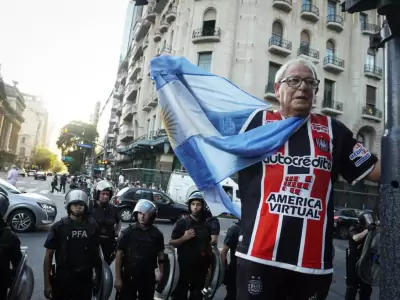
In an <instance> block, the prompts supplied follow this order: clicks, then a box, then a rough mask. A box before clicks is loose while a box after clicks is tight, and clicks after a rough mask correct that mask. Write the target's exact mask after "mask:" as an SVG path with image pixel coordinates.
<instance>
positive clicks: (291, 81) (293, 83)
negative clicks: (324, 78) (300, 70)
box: [280, 76, 320, 89]
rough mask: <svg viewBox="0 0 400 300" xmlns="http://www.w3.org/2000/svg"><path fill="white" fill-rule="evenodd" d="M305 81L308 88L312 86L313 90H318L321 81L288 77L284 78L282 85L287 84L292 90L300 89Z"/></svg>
mask: <svg viewBox="0 0 400 300" xmlns="http://www.w3.org/2000/svg"><path fill="white" fill-rule="evenodd" d="M303 81H304V83H305V84H306V85H308V86H310V87H311V88H313V89H316V88H318V86H319V83H320V80H318V79H315V78H301V77H297V76H293V77H286V78H283V79H282V80H281V81H280V83H282V82H286V84H287V85H288V86H290V87H292V88H298V87H299V86H300V85H301V84H302V82H303Z"/></svg>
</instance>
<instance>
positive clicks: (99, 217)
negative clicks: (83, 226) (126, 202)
mask: <svg viewBox="0 0 400 300" xmlns="http://www.w3.org/2000/svg"><path fill="white" fill-rule="evenodd" d="M92 217H93V218H94V220H95V221H96V223H97V225H98V226H99V229H100V234H101V235H107V236H110V237H111V238H113V237H114V236H115V228H114V226H115V224H116V223H117V222H118V219H117V218H116V215H115V209H114V205H111V204H107V205H106V206H104V207H102V206H99V205H95V206H94V207H93V209H92Z"/></svg>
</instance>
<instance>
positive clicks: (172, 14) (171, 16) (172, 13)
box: [165, 6, 176, 23]
mask: <svg viewBox="0 0 400 300" xmlns="http://www.w3.org/2000/svg"><path fill="white" fill-rule="evenodd" d="M165 20H167V22H168V23H171V22H173V21H175V20H176V6H172V7H170V8H169V9H168V11H167V13H166V14H165Z"/></svg>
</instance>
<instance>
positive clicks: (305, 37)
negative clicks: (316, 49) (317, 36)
mask: <svg viewBox="0 0 400 300" xmlns="http://www.w3.org/2000/svg"><path fill="white" fill-rule="evenodd" d="M303 46H306V47H308V46H310V35H309V34H308V32H307V31H304V30H303V31H302V32H301V35H300V47H303Z"/></svg>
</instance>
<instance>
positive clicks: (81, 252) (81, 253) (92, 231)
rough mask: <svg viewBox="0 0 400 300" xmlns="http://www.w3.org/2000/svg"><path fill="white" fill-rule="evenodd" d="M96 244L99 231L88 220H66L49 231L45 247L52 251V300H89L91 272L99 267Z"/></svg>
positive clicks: (89, 219) (97, 243)
mask: <svg viewBox="0 0 400 300" xmlns="http://www.w3.org/2000/svg"><path fill="white" fill-rule="evenodd" d="M99 240H100V232H99V228H98V226H97V224H96V223H95V222H94V221H93V220H92V219H91V218H87V219H85V220H83V221H82V222H78V221H73V220H72V219H71V218H69V217H65V218H62V219H61V220H60V221H58V222H56V223H55V224H54V225H53V226H52V227H51V229H50V232H49V235H48V237H47V240H46V242H45V244H44V247H45V248H47V249H53V250H55V260H56V275H55V278H54V280H53V282H52V286H53V294H54V299H56V300H63V299H66V300H67V299H68V300H75V299H76V300H85V299H87V300H90V299H91V297H92V290H93V269H94V268H98V267H100V266H101V260H100V256H99V243H100V241H99Z"/></svg>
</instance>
